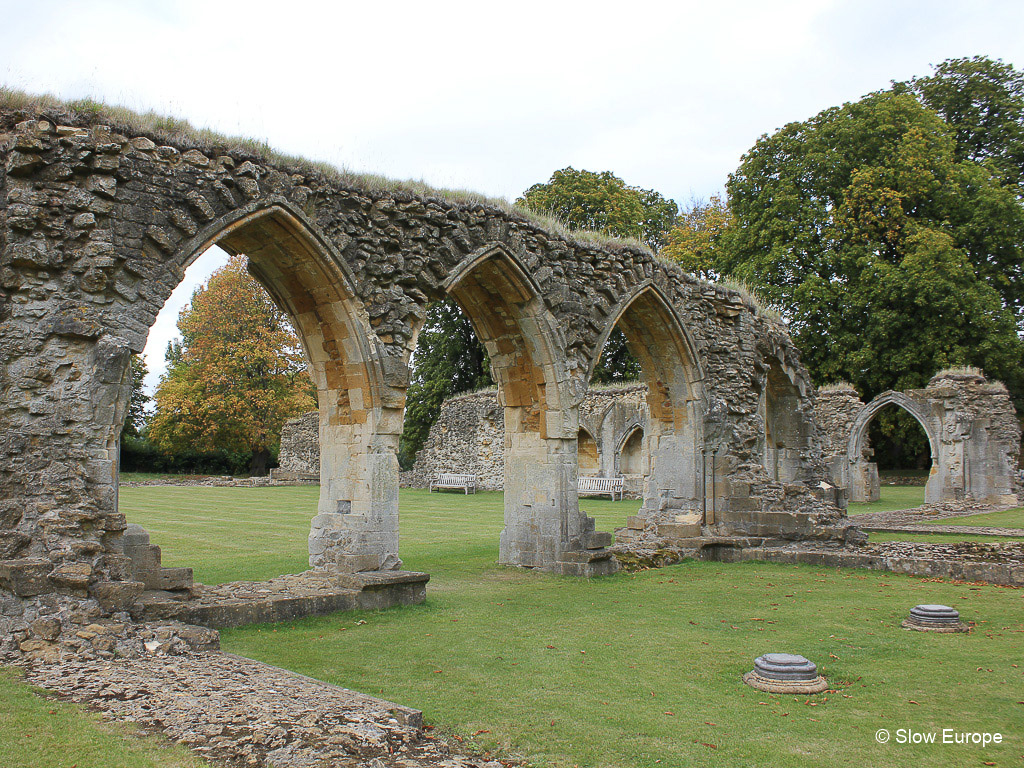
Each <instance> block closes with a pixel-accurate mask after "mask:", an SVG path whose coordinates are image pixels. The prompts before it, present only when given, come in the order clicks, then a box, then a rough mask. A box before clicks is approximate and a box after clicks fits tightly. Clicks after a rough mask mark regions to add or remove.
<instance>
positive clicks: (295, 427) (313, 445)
mask: <svg viewBox="0 0 1024 768" xmlns="http://www.w3.org/2000/svg"><path fill="white" fill-rule="evenodd" d="M277 464H278V466H277V468H276V469H272V470H270V478H271V480H316V481H318V482H319V480H320V412H319V411H313V412H312V413H306V414H303V415H302V416H299V417H298V418H296V419H288V421H286V422H285V423H284V426H283V427H281V448H280V450H279V452H278V456H277Z"/></svg>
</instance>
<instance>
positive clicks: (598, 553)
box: [558, 549, 612, 563]
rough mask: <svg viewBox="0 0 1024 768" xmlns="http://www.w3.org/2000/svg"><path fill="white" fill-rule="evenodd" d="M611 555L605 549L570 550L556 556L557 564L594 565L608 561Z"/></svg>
mask: <svg viewBox="0 0 1024 768" xmlns="http://www.w3.org/2000/svg"><path fill="white" fill-rule="evenodd" d="M611 557H612V553H611V552H609V551H608V550H607V549H571V550H567V551H565V552H562V553H561V554H560V555H559V556H558V562H559V563H596V562H598V561H600V560H608V559H609V558H611Z"/></svg>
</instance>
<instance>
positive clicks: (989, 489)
mask: <svg viewBox="0 0 1024 768" xmlns="http://www.w3.org/2000/svg"><path fill="white" fill-rule="evenodd" d="M887 406H894V407H897V408H902V409H903V410H905V411H907V412H908V413H909V414H910V415H911V416H913V417H914V419H916V420H917V422H918V423H919V424H920V425H921V428H922V429H923V430H924V431H925V434H926V435H927V436H928V444H929V447H930V450H931V455H932V468H931V472H930V474H929V476H928V482H927V484H926V485H925V502H926V503H928V504H936V503H940V502H948V501H961V500H964V499H970V500H974V501H980V502H984V503H986V504H1000V505H1002V504H1007V505H1013V504H1016V503H1017V500H1018V494H1019V493H1020V490H1021V489H1020V487H1019V485H1020V482H1019V475H1018V471H1017V465H1018V458H1019V454H1020V422H1019V421H1018V420H1017V414H1016V411H1015V410H1014V407H1013V403H1012V402H1011V400H1010V396H1009V394H1008V393H1007V391H1006V387H1005V386H1003V384H1002V383H1001V382H998V381H993V382H989V381H988V380H986V379H985V377H984V376H983V375H981V374H978V373H972V372H961V371H943V372H940V373H938V374H936V375H935V376H933V377H932V379H931V381H929V382H928V386H926V387H925V388H924V389H911V390H907V391H906V392H883V393H882V394H880V395H879V396H878V397H876V398H875V399H874V400H872V401H871V402H870V403H867V404H865V403H863V402H862V401H861V399H860V397H859V396H858V395H857V392H856V390H855V389H854V388H853V387H852V386H849V385H836V386H832V387H826V388H824V389H823V390H822V391H820V392H819V393H818V397H817V400H816V403H815V411H816V415H817V421H818V423H819V424H820V425H821V440H822V448H823V451H824V454H825V458H826V462H827V463H828V467H829V473H830V474H831V476H832V479H833V482H835V483H836V484H838V485H841V486H842V487H844V488H848V489H849V494H850V500H851V501H858V502H860V501H876V500H877V499H878V493H879V482H878V467H877V466H876V465H875V463H874V462H872V461H871V460H870V456H871V451H870V448H869V446H868V437H867V435H868V425H869V424H870V423H871V420H872V419H873V418H874V417H875V416H876V415H877V414H878V412H879V411H881V410H882V409H883V408H885V407H887Z"/></svg>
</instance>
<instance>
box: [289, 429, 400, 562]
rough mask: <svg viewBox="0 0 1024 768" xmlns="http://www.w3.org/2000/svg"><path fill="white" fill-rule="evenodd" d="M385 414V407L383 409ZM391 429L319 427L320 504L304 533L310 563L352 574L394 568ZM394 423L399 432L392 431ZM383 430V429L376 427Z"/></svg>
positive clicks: (395, 529)
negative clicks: (307, 540) (306, 534)
mask: <svg viewBox="0 0 1024 768" xmlns="http://www.w3.org/2000/svg"><path fill="white" fill-rule="evenodd" d="M386 410H390V409H386ZM383 421H385V422H390V423H391V427H392V429H391V430H390V431H385V430H384V429H382V428H380V427H379V428H378V430H377V431H376V432H375V431H374V430H373V429H372V428H371V427H370V426H369V425H368V424H366V423H363V424H331V423H329V420H327V419H324V418H321V423H320V503H319V505H318V506H317V515H316V517H314V518H313V521H312V524H311V526H310V532H309V564H310V565H311V566H313V567H314V568H316V567H321V568H323V567H326V568H336V569H337V570H340V571H343V572H348V573H354V572H357V571H376V570H394V569H397V568H399V567H401V565H402V561H401V560H400V559H399V558H398V457H397V452H398V438H399V435H400V434H401V431H400V425H401V412H400V411H399V412H398V413H397V414H394V413H386V414H385V419H383ZM396 421H397V424H398V425H399V430H398V431H395V430H394V429H393V427H394V422H396ZM381 426H384V425H381Z"/></svg>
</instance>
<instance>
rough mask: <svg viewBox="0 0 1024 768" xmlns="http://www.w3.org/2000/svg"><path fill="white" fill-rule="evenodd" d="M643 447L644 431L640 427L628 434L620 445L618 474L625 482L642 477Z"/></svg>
mask: <svg viewBox="0 0 1024 768" xmlns="http://www.w3.org/2000/svg"><path fill="white" fill-rule="evenodd" d="M643 445H644V431H643V430H642V429H641V428H640V427H637V428H636V429H634V430H633V431H632V432H630V433H629V436H628V437H627V438H626V440H625V442H623V443H622V448H621V449H620V451H619V474H621V475H623V476H624V477H626V479H627V482H628V481H630V480H633V481H635V480H637V479H642V477H643Z"/></svg>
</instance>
